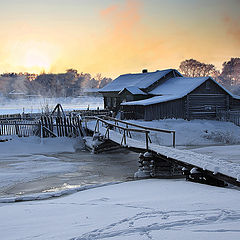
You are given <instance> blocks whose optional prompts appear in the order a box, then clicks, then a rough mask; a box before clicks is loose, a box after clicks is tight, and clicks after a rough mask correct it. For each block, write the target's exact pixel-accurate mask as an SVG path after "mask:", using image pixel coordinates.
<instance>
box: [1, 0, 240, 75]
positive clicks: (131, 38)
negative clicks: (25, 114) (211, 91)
mask: <svg viewBox="0 0 240 240" xmlns="http://www.w3.org/2000/svg"><path fill="white" fill-rule="evenodd" d="M0 11H1V14H0V26H1V28H0V29H1V30H0V72H13V71H15V72H24V71H28V72H37V73H39V72H41V71H42V70H45V71H46V72H54V73H56V72H64V71H65V70H66V69H67V68H75V69H77V70H78V71H79V72H89V73H91V74H92V75H94V74H96V73H102V74H103V75H104V76H108V77H116V76H118V75H119V74H122V73H129V72H139V71H141V70H142V69H143V68H147V69H149V70H150V71H155V70H157V69H164V68H178V66H179V64H180V62H181V61H183V60H185V59H189V58H194V59H197V60H199V61H203V62H205V63H213V64H215V65H216V66H217V67H218V68H219V69H220V68H221V64H222V63H223V62H224V61H227V60H229V59H230V58H231V57H240V0H166V1H162V0H115V1H114V0H41V1H40V0H34V1H33V0H8V1H4V0H0Z"/></svg>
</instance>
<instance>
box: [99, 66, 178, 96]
mask: <svg viewBox="0 0 240 240" xmlns="http://www.w3.org/2000/svg"><path fill="white" fill-rule="evenodd" d="M171 71H176V72H177V70H174V69H166V70H162V71H156V72H147V73H136V74H124V75H121V76H119V77H118V78H116V79H115V80H114V81H112V82H111V83H109V84H108V85H107V86H105V87H103V88H102V89H100V91H99V92H112V91H117V92H119V91H121V90H122V89H124V88H126V87H132V86H135V87H137V88H141V89H144V88H147V87H149V86H150V85H152V84H153V83H154V82H156V81H158V80H159V79H161V78H162V77H164V76H165V75H166V74H168V73H169V72H171Z"/></svg>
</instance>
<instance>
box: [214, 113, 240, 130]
mask: <svg viewBox="0 0 240 240" xmlns="http://www.w3.org/2000/svg"><path fill="white" fill-rule="evenodd" d="M217 120H219V121H225V122H232V123H234V124H236V125H237V126H240V111H217Z"/></svg>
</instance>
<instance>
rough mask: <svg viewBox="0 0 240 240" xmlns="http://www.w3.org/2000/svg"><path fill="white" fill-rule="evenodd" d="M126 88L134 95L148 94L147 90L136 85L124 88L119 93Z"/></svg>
mask: <svg viewBox="0 0 240 240" xmlns="http://www.w3.org/2000/svg"><path fill="white" fill-rule="evenodd" d="M125 89H126V90H127V91H128V92H130V93H131V94H133V95H147V94H146V93H145V92H143V91H142V90H140V89H139V88H138V87H135V86H130V87H126V88H124V89H122V90H121V91H120V92H119V93H118V94H121V93H122V92H123V91H124V90H125Z"/></svg>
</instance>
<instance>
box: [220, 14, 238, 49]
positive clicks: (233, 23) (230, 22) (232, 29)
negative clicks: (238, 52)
mask: <svg viewBox="0 0 240 240" xmlns="http://www.w3.org/2000/svg"><path fill="white" fill-rule="evenodd" d="M223 21H224V23H225V25H226V27H227V31H228V33H229V34H230V35H231V36H232V37H233V38H234V39H235V41H236V42H237V43H238V44H239V45H240V21H239V20H238V21H237V20H235V19H233V18H231V17H230V16H225V17H224V18H223Z"/></svg>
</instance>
